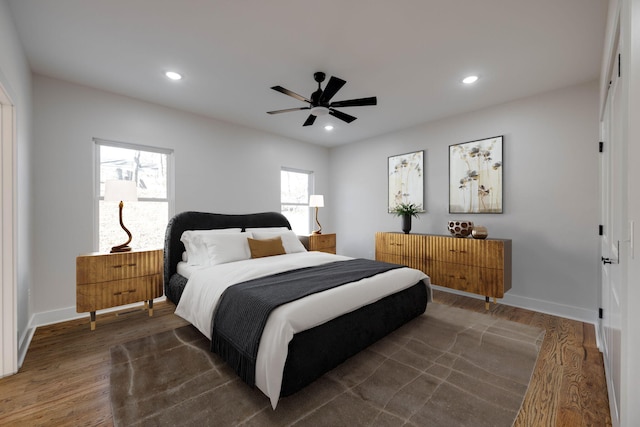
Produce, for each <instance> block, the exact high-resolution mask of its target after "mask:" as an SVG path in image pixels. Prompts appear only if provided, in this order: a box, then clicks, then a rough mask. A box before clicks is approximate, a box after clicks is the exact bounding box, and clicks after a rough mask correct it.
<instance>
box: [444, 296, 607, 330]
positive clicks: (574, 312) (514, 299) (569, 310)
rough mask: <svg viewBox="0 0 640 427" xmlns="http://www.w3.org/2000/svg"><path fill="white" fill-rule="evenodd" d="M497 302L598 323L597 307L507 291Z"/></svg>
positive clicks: (595, 325) (478, 297)
mask: <svg viewBox="0 0 640 427" xmlns="http://www.w3.org/2000/svg"><path fill="white" fill-rule="evenodd" d="M432 286H433V288H434V289H437V290H439V291H444V292H450V293H454V294H457V295H464V296H467V297H471V298H477V299H482V300H484V297H483V296H481V295H476V294H470V293H467V292H461V291H457V290H455V289H449V288H444V287H442V286H437V285H432ZM492 301H493V300H492ZM498 303H499V304H505V305H510V306H513V307H519V308H525V309H527V310H532V311H538V312H540V313H545V314H551V315H553V316H558V317H565V318H567V319H572V320H578V321H580V322H586V323H591V324H593V325H594V327H596V329H597V324H598V311H597V309H594V310H588V309H585V308H581V307H575V306H571V305H565V304H557V303H554V302H551V301H544V300H539V299H535V298H528V297H523V296H520V295H513V294H509V293H507V294H505V296H504V298H503V299H499V300H498Z"/></svg>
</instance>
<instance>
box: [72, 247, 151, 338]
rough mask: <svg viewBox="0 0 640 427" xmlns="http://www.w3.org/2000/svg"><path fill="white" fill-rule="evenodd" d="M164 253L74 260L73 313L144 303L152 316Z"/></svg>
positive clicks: (93, 322)
mask: <svg viewBox="0 0 640 427" xmlns="http://www.w3.org/2000/svg"><path fill="white" fill-rule="evenodd" d="M162 255H163V251H162V249H158V250H146V251H131V252H120V253H97V252H96V253H90V254H86V255H80V256H78V257H77V258H76V311H77V312H78V313H86V312H90V313H91V330H94V329H95V328H96V310H101V309H104V308H110V307H116V306H119V305H125V304H131V303H134V302H140V301H145V303H146V304H145V306H146V307H147V308H148V310H149V316H153V299H154V298H158V297H161V296H162V294H163V288H162V280H163V279H162V265H163V264H162V263H163V256H162Z"/></svg>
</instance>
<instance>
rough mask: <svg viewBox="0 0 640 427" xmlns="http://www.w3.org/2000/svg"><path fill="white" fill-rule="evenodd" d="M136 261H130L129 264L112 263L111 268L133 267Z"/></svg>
mask: <svg viewBox="0 0 640 427" xmlns="http://www.w3.org/2000/svg"><path fill="white" fill-rule="evenodd" d="M135 266H136V263H135V262H132V263H131V264H120V265H114V266H113V268H122V267H135Z"/></svg>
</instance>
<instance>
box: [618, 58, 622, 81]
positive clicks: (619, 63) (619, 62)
mask: <svg viewBox="0 0 640 427" xmlns="http://www.w3.org/2000/svg"><path fill="white" fill-rule="evenodd" d="M620 56H621V55H620V54H618V77H620V67H621V62H622V60H621V59H620Z"/></svg>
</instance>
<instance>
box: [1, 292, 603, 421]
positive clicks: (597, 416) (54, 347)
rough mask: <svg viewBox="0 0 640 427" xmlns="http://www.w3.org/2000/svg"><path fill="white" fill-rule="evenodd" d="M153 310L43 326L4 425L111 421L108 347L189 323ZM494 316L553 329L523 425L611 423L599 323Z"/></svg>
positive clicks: (498, 309) (8, 396) (5, 407)
mask: <svg viewBox="0 0 640 427" xmlns="http://www.w3.org/2000/svg"><path fill="white" fill-rule="evenodd" d="M434 299H435V300H436V301H437V302H439V303H443V304H449V305H453V306H457V307H461V308H465V309H468V310H474V311H478V312H484V311H485V310H484V301H483V300H478V299H473V298H467V297H462V296H458V295H454V294H449V293H444V292H438V291H436V292H435V293H434ZM154 311H155V313H154V317H152V318H149V317H148V316H147V315H146V313H145V312H143V311H142V310H134V311H130V312H125V313H120V314H118V315H116V314H114V313H109V314H105V315H100V316H98V326H97V328H96V330H95V331H93V332H91V331H90V330H89V322H88V316H87V318H86V319H82V320H73V321H69V322H64V323H59V324H55V325H51V326H44V327H40V328H38V329H37V331H36V333H35V335H34V337H33V340H32V342H31V345H30V347H29V351H28V353H27V357H26V359H25V362H24V364H23V366H22V368H21V369H20V372H19V373H17V374H16V375H13V376H10V377H7V378H3V379H0V425H3V426H4V425H10V426H40V425H43V426H44V425H46V426H85V425H86V426H97V425H101V426H102V425H105V426H108V425H112V419H111V407H110V403H109V365H110V364H109V357H110V356H109V348H110V347H111V346H113V345H116V344H119V343H123V342H127V341H131V340H134V339H137V338H140V337H144V336H148V335H152V334H155V333H158V332H162V331H166V330H170V329H174V328H176V327H179V326H182V325H184V324H186V322H185V321H184V320H182V319H181V318H179V317H178V316H175V315H174V314H173V311H174V306H173V305H172V304H170V303H160V304H156V306H155V309H154ZM490 313H491V314H492V315H493V316H497V317H501V318H505V319H509V320H513V321H516V322H520V323H525V324H528V325H536V326H540V327H542V328H544V329H546V331H547V332H546V335H545V339H544V343H543V345H542V350H541V352H540V356H539V358H538V362H537V365H536V368H535V371H534V374H533V378H532V381H531V385H530V387H529V390H528V392H527V396H526V397H525V401H524V404H523V407H522V409H521V411H520V414H519V416H518V419H517V420H516V423H515V425H516V426H563V427H564V426H609V425H611V420H610V416H609V403H608V398H607V390H606V383H605V378H604V368H603V364H602V355H601V354H600V352H599V351H598V349H597V347H596V342H595V331H594V328H593V325H590V324H587V323H583V322H577V321H573V320H568V319H563V318H559V317H555V316H549V315H546V314H541V313H536V312H532V311H528V310H523V309H518V308H514V307H508V306H505V305H494V304H492V306H491V309H490Z"/></svg>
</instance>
